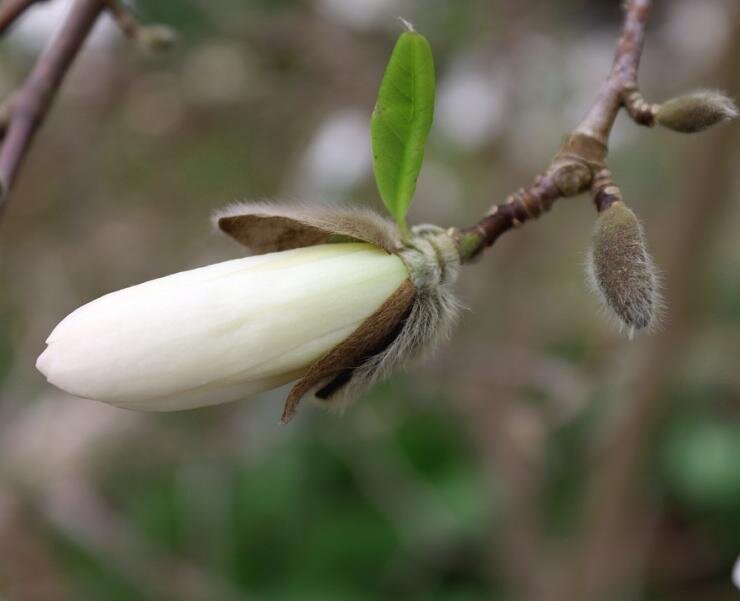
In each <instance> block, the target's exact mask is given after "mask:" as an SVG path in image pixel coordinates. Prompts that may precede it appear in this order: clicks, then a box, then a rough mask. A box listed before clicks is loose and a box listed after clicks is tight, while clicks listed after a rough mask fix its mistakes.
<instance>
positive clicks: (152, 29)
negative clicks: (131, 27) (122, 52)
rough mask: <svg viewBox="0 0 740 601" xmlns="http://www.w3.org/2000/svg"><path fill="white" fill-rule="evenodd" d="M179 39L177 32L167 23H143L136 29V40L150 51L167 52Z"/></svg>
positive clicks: (144, 48)
mask: <svg viewBox="0 0 740 601" xmlns="http://www.w3.org/2000/svg"><path fill="white" fill-rule="evenodd" d="M176 41H177V33H175V30H174V29H172V28H171V27H168V26H167V25H142V26H140V27H139V28H138V29H137V30H136V42H137V44H138V45H139V47H140V48H142V49H143V50H146V51H148V52H167V51H168V50H170V49H171V48H172V47H173V46H174V45H175V42H176Z"/></svg>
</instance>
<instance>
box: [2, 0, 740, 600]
mask: <svg viewBox="0 0 740 601" xmlns="http://www.w3.org/2000/svg"><path fill="white" fill-rule="evenodd" d="M619 5H620V2H618V1H617V0H600V1H596V0H558V1H544V0H493V1H491V0H465V1H463V0H454V1H453V0H446V1H445V0H220V1H219V2H209V1H208V0H171V1H168V2H157V1H155V0H137V2H136V4H135V8H136V11H137V13H138V14H139V15H140V16H141V18H142V20H143V21H145V22H149V23H157V22H161V23H166V24H169V25H171V26H172V27H174V28H175V29H176V30H177V31H178V33H179V36H180V39H179V43H178V45H177V47H176V48H175V50H174V51H172V52H170V53H169V54H167V55H165V56H150V55H146V54H143V53H141V52H140V51H138V50H137V49H136V48H135V47H134V46H133V45H132V44H130V43H129V42H127V41H126V40H125V39H123V37H122V36H121V34H120V32H119V31H118V30H117V28H116V27H115V25H114V24H113V22H112V21H111V20H110V19H109V18H108V17H107V16H106V17H104V18H102V19H101V20H100V22H99V23H98V26H97V28H96V30H95V34H94V35H93V37H92V38H91V39H90V40H89V41H88V44H87V45H86V47H85V49H84V51H83V53H82V55H81V56H80V57H79V60H78V61H77V63H76V64H75V66H74V68H73V70H72V72H71V73H70V75H69V77H68V78H67V80H66V81H65V84H64V87H63V90H62V93H61V95H60V97H59V98H58V101H57V102H56V104H55V106H54V108H53V110H52V112H51V113H50V115H49V118H48V120H47V121H46V123H45V124H44V126H43V129H42V130H41V132H40V134H39V136H38V138H37V140H36V144H35V146H34V148H33V151H32V152H31V154H30V155H29V157H28V160H27V162H26V165H25V168H24V170H23V172H22V175H21V177H20V179H19V181H18V185H17V187H16V189H15V191H14V193H13V195H12V198H11V202H10V206H9V207H8V210H7V211H6V213H5V216H4V220H3V223H2V225H1V226H0V599H3V600H5V599H8V600H13V601H15V600H32V601H46V600H50V601H57V600H75V601H77V600H114V601H117V600H121V601H123V600H127V601H128V600H136V601H138V600H141V601H144V600H152V601H154V600H157V601H158V600H185V601H191V600H192V601H196V600H198V601H199V600H218V601H220V600H226V601H231V600H266V601H272V600H274V601H278V600H280V601H283V600H285V601H292V600H296V601H313V600H317V601H318V600H321V601H333V600H337V601H340V600H341V601H365V600H367V601H370V600H376V599H409V600H415V599H418V600H440V601H442V600H444V601H476V600H483V599H496V600H499V599H501V600H508V599H512V600H513V599H525V600H534V601H540V600H549V599H552V600H563V601H565V600H574V599H575V600H589V601H590V600H605V599H619V600H671V601H683V600H686V601H688V600H697V601H699V600H702V601H715V600H716V601H720V600H725V599H726V600H732V599H738V598H740V592H738V590H737V589H735V588H734V587H733V585H732V582H731V577H730V575H731V572H732V566H733V564H734V562H735V559H736V558H737V556H738V554H740V369H738V363H739V362H740V242H739V241H738V240H739V238H738V234H737V232H738V231H740V202H737V201H738V185H739V184H740V172H739V171H738V170H737V169H736V167H735V166H736V165H737V164H738V151H740V136H739V135H738V132H739V131H740V130H739V129H738V126H737V125H729V126H728V125H725V126H723V127H718V128H716V130H713V131H712V132H709V133H707V134H702V135H700V136H696V137H688V136H681V135H679V134H675V133H672V132H669V131H667V130H663V131H661V130H655V131H648V130H646V129H643V128H638V127H636V126H635V125H634V124H632V123H631V122H629V121H628V120H627V119H626V118H625V117H624V116H623V115H622V116H620V119H619V121H618V123H617V127H616V130H615V133H614V135H613V138H612V152H611V167H612V171H613V172H614V174H615V177H616V178H617V181H618V182H619V183H620V185H621V186H622V190H623V192H624V195H625V197H626V199H627V201H628V202H629V203H630V204H631V205H632V206H633V208H634V209H635V211H636V212H637V213H638V215H640V216H641V218H642V219H643V222H644V225H645V228H646V231H647V235H648V238H649V241H650V244H651V249H652V251H653V254H654V256H655V259H656V261H657V263H658V265H659V266H661V268H662V271H663V284H664V294H665V299H666V305H667V308H666V314H665V318H664V320H663V326H662V328H660V330H659V331H658V332H656V333H654V334H652V335H639V336H637V337H636V339H635V340H634V341H631V342H630V341H629V340H627V338H626V337H625V336H624V335H622V334H620V333H619V332H618V330H617V329H616V328H615V327H613V326H612V325H610V324H609V323H608V322H607V321H606V320H604V319H603V316H601V315H600V314H599V307H598V303H597V301H596V300H595V299H594V298H593V297H592V296H591V295H590V294H589V293H588V291H587V290H586V286H585V284H584V277H583V263H584V255H585V252H586V249H587V247H588V244H589V238H590V233H591V228H592V224H593V221H594V216H595V211H594V210H593V207H592V206H591V203H590V200H589V199H588V198H587V197H586V196H584V197H579V198H576V199H567V200H562V201H560V202H559V203H557V204H556V206H555V207H554V209H553V211H552V213H551V214H548V215H546V216H543V217H542V218H541V219H540V220H539V221H537V222H535V223H531V224H528V225H527V226H526V227H525V228H522V229H521V230H518V231H516V232H512V233H510V234H507V235H506V236H504V237H503V238H502V239H501V240H500V241H499V242H497V243H496V245H495V247H494V248H492V249H491V250H490V251H489V252H488V253H487V254H486V255H485V256H484V257H483V259H482V260H481V261H480V262H479V263H478V264H476V265H474V266H471V267H469V268H466V269H465V272H464V273H463V274H462V277H461V281H460V286H459V288H460V296H461V297H462V299H463V301H464V303H465V304H466V306H467V307H468V310H467V311H465V313H464V315H463V318H462V320H461V323H460V326H459V328H458V331H457V333H456V335H455V336H454V338H453V339H452V340H450V341H449V343H448V344H446V345H445V346H444V347H443V348H442V349H441V350H440V351H439V352H438V353H437V355H436V356H435V357H434V358H433V359H431V360H429V361H426V362H424V363H422V364H420V365H417V366H416V367H414V369H413V370H411V371H410V372H409V373H406V374H398V375H396V376H395V377H394V378H393V379H392V380H390V381H389V382H387V383H386V384H384V385H382V386H380V387H378V388H377V389H375V390H374V391H373V392H372V393H371V394H369V395H368V396H367V398H365V399H363V400H362V401H360V402H359V403H358V404H357V405H355V406H354V407H353V408H351V409H350V410H349V411H348V412H347V413H346V415H344V416H343V417H341V418H338V417H335V416H333V415H330V414H327V413H324V412H323V411H321V410H320V409H317V408H313V407H310V406H308V405H307V406H304V407H302V408H301V411H300V413H299V415H298V418H297V419H296V420H295V421H294V422H293V423H291V424H290V426H288V427H280V426H279V425H278V418H279V416H280V412H281V408H282V400H283V397H284V391H277V392H275V393H270V394H265V395H262V396H261V397H259V398H256V399H252V400H248V401H245V402H240V403H233V404H229V405H222V406H218V407H212V408H205V409H199V410H194V411H188V412H182V413H171V414H142V413H134V412H128V411H124V410H119V409H114V408H111V407H108V406H105V405H102V404H98V403H95V402H92V401H84V400H79V399H75V398H72V397H69V396H67V395H65V394H63V393H61V392H60V391H58V390H56V389H54V388H52V387H51V386H50V385H47V384H46V382H45V381H44V378H43V377H42V376H41V375H40V374H39V373H38V372H36V371H35V369H34V362H35V358H36V356H37V355H38V354H39V353H40V352H41V350H42V348H43V346H44V345H43V341H44V339H45V338H46V336H47V335H48V333H49V332H50V331H51V329H52V327H53V326H54V325H55V324H56V323H57V322H58V321H59V320H60V319H61V318H63V317H64V316H66V315H67V314H68V313H69V312H70V311H72V310H73V309H75V308H76V307H78V306H79V305H81V304H83V303H85V302H87V301H89V300H91V299H93V298H95V297H97V296H100V295H102V294H105V293H107V292H110V291H112V290H116V289H118V288H122V287H126V286H129V285H132V284H135V283H139V282H141V281H144V280H147V279H151V278H154V277H158V276H162V275H165V274H168V273H171V272H175V271H181V270H184V269H188V268H192V267H196V266H201V265H205V264H208V263H213V262H217V261H221V260H226V259H230V258H234V257H237V256H239V255H240V254H241V253H242V250H241V249H240V248H239V247H238V246H236V245H235V244H234V243H233V242H231V241H230V240H228V239H225V238H224V237H221V236H219V235H216V234H214V233H213V232H212V231H211V229H210V224H209V215H210V213H211V212H212V211H213V210H214V209H217V208H219V207H221V206H223V205H225V204H227V203H229V202H231V201H233V200H237V199H258V198H275V199H294V198H301V199H309V200H315V201H317V202H356V203H363V204H367V205H372V206H376V207H379V203H378V196H377V193H376V190H375V188H374V184H373V178H372V168H371V158H370V150H369V133H368V120H369V116H370V112H371V110H372V107H373V104H374V101H375V95H376V93H377V88H378V85H379V82H380V78H381V76H382V72H383V68H384V65H385V62H386V60H387V59H388V57H389V54H390V51H391V49H392V46H393V43H394V41H395V38H396V36H397V35H398V34H399V32H400V30H401V27H400V24H399V22H398V21H397V20H396V16H397V15H403V16H405V17H406V18H407V19H409V20H411V21H412V22H414V23H415V24H416V26H417V28H418V29H419V30H420V31H422V32H423V33H424V34H425V35H426V36H427V37H428V38H429V40H430V42H431V44H432V48H433V50H434V53H435V59H436V62H437V70H438V104H437V111H436V118H435V125H434V128H433V132H432V135H431V138H430V142H429V145H428V150H427V160H426V163H425V166H424V169H423V171H422V175H421V178H420V182H419V188H418V193H417V199H416V202H415V205H414V207H413V209H412V220H413V221H431V222H435V223H438V224H440V225H445V226H446V225H458V226H463V225H468V224H470V223H472V222H473V221H474V220H475V219H476V218H477V217H478V216H479V215H480V214H481V213H483V212H485V211H486V210H487V208H488V207H489V206H490V205H491V204H492V203H494V202H500V201H502V200H503V199H504V198H505V197H506V196H507V195H508V194H509V193H510V192H512V191H513V190H515V189H516V188H517V187H519V186H520V185H522V184H523V183H525V182H527V181H529V180H530V179H531V178H532V176H533V175H534V174H535V173H537V172H538V171H539V170H541V169H543V168H544V167H545V166H546V165H547V164H548V162H549V159H550V157H551V156H552V154H553V153H554V152H555V150H556V149H557V147H558V145H559V143H560V140H561V137H562V135H563V134H564V133H565V132H566V131H568V129H569V128H571V127H573V126H574V125H575V123H576V122H577V120H578V119H579V118H580V117H581V116H582V115H583V114H584V112H585V111H586V109H587V108H588V106H589V104H590V102H591V101H592V99H593V97H594V94H595V91H596V89H597V87H598V85H599V83H600V82H601V80H602V79H603V77H604V76H605V75H606V73H607V71H608V68H609V66H610V63H611V57H612V53H613V49H614V42H615V36H616V35H617V32H618V29H619V26H620V23H621V15H620V6H619ZM656 5H657V6H656V11H655V15H654V18H653V20H652V21H651V25H650V29H649V35H648V40H647V47H646V52H645V54H644V59H643V68H642V69H641V75H640V79H641V82H642V88H643V91H644V93H645V95H646V96H647V97H648V99H649V100H652V101H659V100H663V99H667V98H669V97H671V96H674V95H678V94H680V93H683V92H685V91H688V90H690V89H694V88H697V87H702V86H711V87H720V88H723V89H726V90H727V91H728V92H729V93H730V94H731V95H735V96H737V95H739V94H740V62H739V61H740V5H738V3H737V1H736V0H702V1H701V2H699V1H698V0H672V1H670V2H669V1H660V0H658V1H657V2H656ZM68 6H69V2H66V1H65V0H53V1H52V2H49V3H42V4H39V6H38V7H35V8H33V9H32V10H31V11H29V12H28V13H27V14H26V16H25V17H24V18H23V20H22V21H21V22H19V23H18V25H17V26H16V27H15V28H14V29H13V30H12V32H11V33H10V34H9V35H8V36H7V37H6V38H5V39H3V40H2V41H1V42H0V96H3V97H4V96H6V95H7V94H8V93H9V92H10V91H11V90H12V89H13V88H14V87H15V86H17V85H18V84H19V83H20V82H21V81H22V80H23V77H24V75H25V74H26V73H27V72H28V70H29V69H30V67H31V66H32V64H33V61H34V58H35V57H36V55H37V53H38V52H39V50H40V49H41V48H42V47H43V45H44V43H45V42H46V41H47V40H48V39H49V37H50V36H51V35H52V34H53V32H54V31H55V30H56V28H57V27H58V26H59V24H60V22H61V20H62V19H63V16H64V14H65V11H66V9H67V8H68Z"/></svg>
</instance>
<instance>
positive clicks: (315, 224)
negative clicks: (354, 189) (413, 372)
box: [214, 202, 460, 423]
mask: <svg viewBox="0 0 740 601" xmlns="http://www.w3.org/2000/svg"><path fill="white" fill-rule="evenodd" d="M214 223H215V224H216V227H218V228H219V229H220V230H221V231H222V232H224V233H226V234H227V235H229V236H231V237H232V238H234V239H235V240H236V241H237V242H239V243H240V244H242V245H244V246H245V247H247V248H248V249H249V250H251V251H252V252H253V253H256V254H260V253H268V252H279V251H284V250H290V249H294V248H300V247H304V246H312V245H315V244H326V243H331V242H342V241H347V240H350V241H361V242H367V243H369V244H372V245H374V246H377V247H378V248H380V249H383V250H385V251H386V252H388V253H392V254H395V255H397V256H398V257H399V258H400V259H401V260H402V261H403V263H404V264H405V265H406V268H407V270H408V273H409V279H408V280H406V281H405V282H404V283H403V284H402V285H401V286H399V287H398V289H396V291H395V292H394V293H393V294H392V295H391V296H390V297H389V298H388V299H386V301H385V302H384V303H383V305H382V306H381V307H380V308H379V309H378V310H377V311H376V312H375V313H373V314H372V315H371V316H370V317H368V318H367V319H366V320H365V321H364V322H363V323H362V324H360V326H359V327H358V328H357V329H356V330H355V331H354V332H352V334H350V336H348V337H347V339H345V340H344V341H343V342H341V343H340V344H338V345H337V346H336V347H335V348H333V349H332V350H331V351H329V352H328V353H327V354H325V355H324V356H323V357H321V358H320V359H318V360H317V361H316V362H315V363H314V364H313V365H311V366H310V367H309V368H308V371H307V373H306V374H305V376H304V377H303V378H301V379H300V380H299V381H298V382H297V383H296V384H295V386H294V387H293V389H292V390H291V391H290V394H289V395H288V398H287V400H286V402H285V407H284V409H283V416H282V422H283V423H287V422H288V421H290V420H291V419H292V418H293V416H294V415H295V413H296V410H297V408H298V404H299V403H300V401H301V399H302V398H304V397H306V396H310V397H311V398H312V399H313V400H314V401H318V402H320V403H322V404H325V405H327V406H328V407H330V408H332V409H336V410H341V409H343V408H344V407H346V406H347V405H348V404H349V403H350V402H352V401H353V400H355V399H356V398H358V397H359V396H361V395H362V394H363V393H364V392H366V391H367V390H368V389H369V388H370V387H372V386H373V385H374V384H375V383H376V382H378V381H380V380H382V379H383V378H385V377H386V376H388V375H389V374H390V373H392V372H393V371H395V370H397V369H398V368H400V367H403V366H405V365H406V364H407V363H408V362H409V361H410V360H411V359H414V358H415V357H418V356H419V355H421V354H423V353H424V352H425V351H428V350H430V349H433V348H435V347H436V345H437V343H438V342H439V341H440V340H442V339H443V338H445V337H446V336H447V335H448V333H449V332H450V330H451V328H452V325H453V324H454V322H455V320H456V318H457V315H458V312H459V303H458V302H457V299H456V298H455V295H454V293H453V284H454V283H455V280H456V279H457V274H458V271H459V268H460V256H459V252H458V248H457V244H456V241H455V240H454V238H453V237H452V235H451V233H450V232H448V231H446V230H444V229H442V228H440V227H437V226H433V225H421V226H416V227H414V228H412V231H411V238H410V240H409V241H408V242H406V243H402V242H401V238H400V235H399V233H398V229H397V228H396V225H395V224H394V223H393V222H391V221H390V220H388V219H385V218H383V217H381V216H380V215H378V214H376V213H374V212H372V211H370V210H367V209H363V208H354V207H351V208H350V207H334V206H325V205H306V204H284V205H277V204H272V203H265V202H262V203H239V204H235V205H232V206H231V207H228V208H226V209H224V210H223V211H219V212H218V213H216V215H215V216H214Z"/></svg>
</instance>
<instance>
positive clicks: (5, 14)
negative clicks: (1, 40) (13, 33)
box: [0, 0, 48, 35]
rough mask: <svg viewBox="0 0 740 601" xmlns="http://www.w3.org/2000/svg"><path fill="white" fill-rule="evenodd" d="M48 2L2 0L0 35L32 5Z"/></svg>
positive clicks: (45, 0)
mask: <svg viewBox="0 0 740 601" xmlns="http://www.w3.org/2000/svg"><path fill="white" fill-rule="evenodd" d="M39 2H48V0H4V1H3V3H2V4H0V35H2V34H4V33H5V31H6V30H7V29H8V28H9V27H11V26H12V25H13V23H15V20H16V19H17V18H18V17H20V16H21V15H22V14H23V13H24V12H26V10H27V9H28V8H30V6H31V5H32V4H38V3H39Z"/></svg>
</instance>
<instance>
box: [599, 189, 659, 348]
mask: <svg viewBox="0 0 740 601" xmlns="http://www.w3.org/2000/svg"><path fill="white" fill-rule="evenodd" d="M587 275H588V280H589V282H590V284H591V287H592V288H593V290H594V291H595V292H596V293H597V295H598V296H599V297H600V298H601V300H602V302H603V304H604V306H605V307H606V308H608V309H610V310H611V312H613V313H614V314H616V316H617V317H618V319H619V320H620V321H621V322H622V323H623V324H624V325H626V326H627V327H628V328H629V329H630V336H631V335H632V332H633V331H634V330H635V329H638V330H639V329H642V328H646V327H649V326H651V325H653V324H654V323H655V319H656V312H657V309H658V307H659V305H660V300H659V296H658V283H657V276H656V270H655V266H654V264H653V260H652V259H651V257H650V255H649V254H648V252H647V245H646V243H645V235H644V232H643V230H642V226H641V225H640V222H639V221H638V220H637V217H636V216H635V214H634V213H633V212H632V210H631V209H630V208H629V207H627V206H626V205H625V204H624V203H623V202H622V201H617V202H614V203H612V204H610V205H609V206H608V207H607V208H606V209H605V210H604V211H603V212H601V213H600V214H599V217H598V219H597V221H596V229H595V230H594V234H593V243H592V246H591V249H590V250H589V254H588V262H587Z"/></svg>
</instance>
